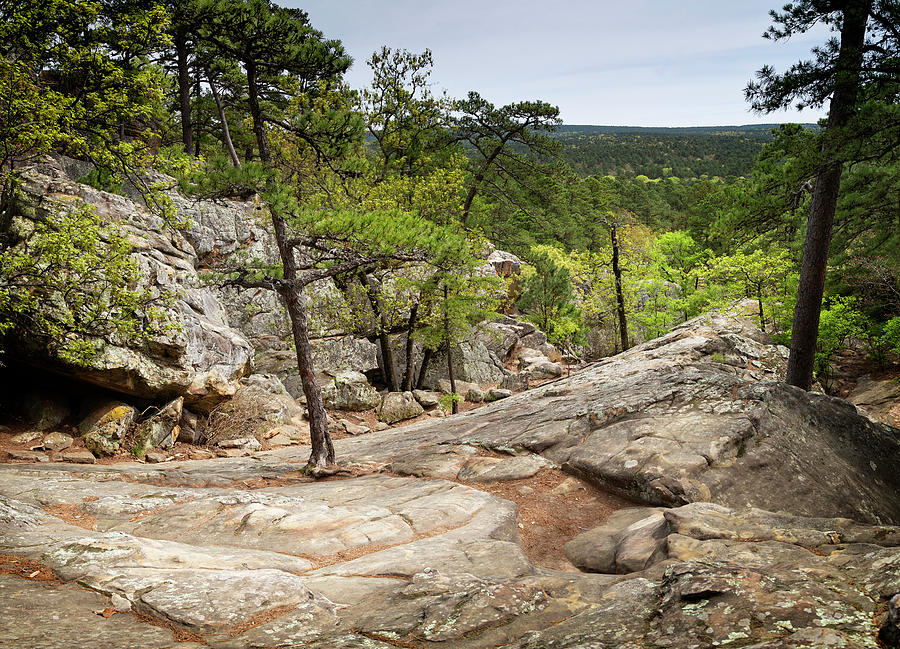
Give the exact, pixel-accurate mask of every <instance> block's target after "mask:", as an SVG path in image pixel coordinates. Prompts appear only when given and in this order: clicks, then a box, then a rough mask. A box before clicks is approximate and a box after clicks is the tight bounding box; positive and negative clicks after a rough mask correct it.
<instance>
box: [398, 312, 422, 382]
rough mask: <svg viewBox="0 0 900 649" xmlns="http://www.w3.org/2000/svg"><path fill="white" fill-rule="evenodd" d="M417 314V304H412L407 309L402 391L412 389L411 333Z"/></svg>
mask: <svg viewBox="0 0 900 649" xmlns="http://www.w3.org/2000/svg"><path fill="white" fill-rule="evenodd" d="M418 314H419V305H418V304H413V305H412V308H411V309H410V310H409V324H408V325H407V327H406V369H405V370H404V372H403V385H402V386H401V389H402V390H403V391H404V392H410V391H412V385H413V374H415V367H416V363H415V359H414V358H413V354H414V352H415V346H414V345H413V333H414V332H415V330H416V319H417V317H418Z"/></svg>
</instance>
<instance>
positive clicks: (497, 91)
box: [277, 0, 827, 126]
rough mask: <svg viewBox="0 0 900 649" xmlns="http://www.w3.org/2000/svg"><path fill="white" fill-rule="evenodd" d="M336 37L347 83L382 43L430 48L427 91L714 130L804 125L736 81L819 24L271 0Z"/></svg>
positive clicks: (701, 4) (745, 9)
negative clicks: (750, 101)
mask: <svg viewBox="0 0 900 649" xmlns="http://www.w3.org/2000/svg"><path fill="white" fill-rule="evenodd" d="M277 1H278V2H279V4H282V5H284V6H290V7H300V8H302V9H304V10H306V11H307V12H308V13H309V17H310V22H311V23H312V25H313V27H315V28H316V29H319V30H320V31H322V32H323V33H324V34H325V36H326V37H327V38H337V39H340V40H341V41H343V43H344V46H345V48H346V49H347V51H348V52H349V53H350V55H351V56H353V58H354V63H353V67H352V68H351V69H350V71H349V73H348V74H347V80H348V82H349V83H350V85H351V86H352V87H355V88H361V87H363V86H366V85H368V83H369V82H370V80H371V74H370V73H369V69H368V67H367V66H366V63H365V61H366V59H367V58H369V56H370V55H371V54H372V52H374V51H376V50H379V49H381V47H382V46H383V45H388V46H390V47H392V48H403V49H407V50H410V51H413V52H421V51H422V50H424V49H425V48H428V49H430V50H431V51H432V53H433V56H434V63H435V65H434V70H433V72H432V75H431V79H432V81H433V82H434V90H435V91H438V92H439V91H441V90H446V91H447V92H448V94H449V95H450V96H452V97H463V96H465V94H466V93H467V92H468V91H469V90H476V91H478V92H479V93H480V94H481V95H482V96H483V97H484V98H486V99H488V100H489V101H491V102H493V103H494V104H497V105H502V104H507V103H510V102H515V101H524V100H534V99H540V100H543V101H547V102H549V103H551V104H554V105H556V106H559V108H560V111H561V117H562V119H563V122H564V123H566V124H598V125H614V126H721V125H741V124H762V123H779V122H815V121H816V120H818V119H819V118H820V117H822V116H823V115H824V111H822V110H818V111H809V110H808V111H803V112H802V113H801V112H798V111H795V110H791V111H786V112H778V113H772V114H769V115H758V114H754V113H751V112H750V111H749V109H748V106H747V103H746V101H744V97H743V89H744V86H745V85H746V84H747V82H748V81H749V80H750V79H751V78H752V77H753V74H754V72H755V71H756V70H758V69H759V68H760V67H762V66H763V65H765V64H768V65H772V66H774V67H775V69H776V70H779V71H781V70H784V69H785V68H787V66H789V65H790V64H791V63H793V62H796V61H798V60H801V59H804V58H807V57H808V54H809V51H810V49H811V48H812V46H813V45H816V44H818V43H821V42H824V40H825V38H826V34H827V32H825V31H824V30H816V31H814V32H810V33H809V34H804V35H800V36H796V37H793V38H791V39H790V40H789V41H786V42H777V43H776V42H772V41H769V40H766V39H763V38H762V33H763V32H764V31H765V29H766V27H768V25H769V23H770V19H769V16H768V12H769V10H770V9H772V8H776V7H780V5H781V4H783V2H784V0H625V1H624V2H623V1H621V0H618V1H616V2H612V1H609V0H592V1H591V0H557V1H556V2H555V3H553V4H551V3H550V2H547V1H544V2H537V1H535V0H453V1H449V0H302V1H296V0H277Z"/></svg>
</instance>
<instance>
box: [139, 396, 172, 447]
mask: <svg viewBox="0 0 900 649" xmlns="http://www.w3.org/2000/svg"><path fill="white" fill-rule="evenodd" d="M183 404H184V399H183V398H182V397H178V398H177V399H175V400H173V401H170V402H169V403H167V404H166V405H165V406H163V407H162V408H161V409H160V410H159V412H157V413H156V414H154V415H152V416H151V417H150V418H148V419H147V420H146V421H143V422H141V423H140V424H138V426H137V429H136V431H135V434H134V447H133V449H132V452H133V453H135V455H138V456H143V454H144V453H146V452H147V451H149V450H151V449H154V448H169V447H170V446H172V445H173V444H174V443H175V440H176V439H178V422H179V421H181V408H182V405H183Z"/></svg>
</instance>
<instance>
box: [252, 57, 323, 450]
mask: <svg viewBox="0 0 900 649" xmlns="http://www.w3.org/2000/svg"><path fill="white" fill-rule="evenodd" d="M251 71H252V73H251ZM247 79H248V89H249V104H250V114H251V117H252V118H253V132H254V133H255V134H256V143H257V145H258V146H259V154H260V159H261V160H262V162H263V164H265V165H266V166H271V164H272V156H271V154H270V153H269V142H268V140H267V139H266V130H265V126H264V124H263V123H262V113H261V112H260V108H259V94H258V88H257V85H256V76H255V69H254V68H252V67H250V66H248V69H247ZM273 183H274V180H273V179H271V178H270V179H269V180H268V181H267V187H266V188H267V189H272V187H271V185H272V184H273ZM270 210H272V226H273V229H274V231H275V243H276V244H277V245H278V253H279V256H280V257H281V264H282V268H283V274H282V277H283V280H284V284H283V288H281V289H280V291H279V292H280V294H281V297H282V298H283V299H284V303H285V307H286V308H287V312H288V317H289V318H290V320H291V333H292V334H293V337H294V346H295V347H296V351H297V370H298V371H299V373H300V383H301V385H302V386H303V394H304V395H305V396H306V408H307V411H308V412H309V437H310V446H311V447H312V449H311V451H310V454H309V460H308V461H307V464H306V466H307V468H324V467H326V466H328V465H329V464H334V461H335V457H334V445H333V444H332V442H331V435H330V434H329V433H328V414H327V413H326V412H325V402H324V400H323V399H322V390H321V389H320V388H319V383H318V382H317V381H316V374H315V368H314V367H313V360H312V345H311V344H310V342H309V323H308V321H307V317H306V304H305V302H304V298H303V294H302V293H301V289H302V285H301V284H300V282H299V281H297V261H296V259H294V250H293V248H291V247H290V246H289V245H288V234H287V224H286V223H285V222H284V219H283V218H282V216H281V215H280V214H279V213H278V212H277V211H275V210H274V209H272V207H271V206H270Z"/></svg>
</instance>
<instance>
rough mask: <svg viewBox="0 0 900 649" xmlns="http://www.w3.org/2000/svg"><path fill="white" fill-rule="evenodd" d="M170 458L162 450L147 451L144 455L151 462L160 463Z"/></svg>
mask: <svg viewBox="0 0 900 649" xmlns="http://www.w3.org/2000/svg"><path fill="white" fill-rule="evenodd" d="M168 459H169V456H168V455H166V454H165V453H163V452H162V451H147V453H146V454H145V455H144V460H146V461H147V462H148V463H149V464H160V463H161V462H165V461H166V460H168Z"/></svg>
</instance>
